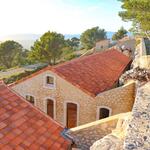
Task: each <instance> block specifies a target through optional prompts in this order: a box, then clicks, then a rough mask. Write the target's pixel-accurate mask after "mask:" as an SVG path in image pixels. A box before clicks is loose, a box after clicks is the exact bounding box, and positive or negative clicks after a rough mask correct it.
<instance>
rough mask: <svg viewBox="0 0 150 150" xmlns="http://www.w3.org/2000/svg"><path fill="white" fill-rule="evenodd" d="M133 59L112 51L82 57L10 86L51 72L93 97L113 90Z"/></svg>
mask: <svg viewBox="0 0 150 150" xmlns="http://www.w3.org/2000/svg"><path fill="white" fill-rule="evenodd" d="M130 62H131V59H130V58H129V57H127V56H125V55H124V54H123V53H121V52H119V51H118V50H115V49H111V50H108V51H105V52H100V53H95V54H92V55H89V56H84V57H80V58H77V59H74V60H71V61H69V62H66V63H63V64H60V65H56V66H54V67H51V66H48V67H46V68H44V69H42V70H40V71H38V72H36V73H34V74H32V75H30V76H28V77H26V78H23V79H21V80H19V81H17V82H15V83H13V84H11V85H10V86H14V85H16V84H18V83H20V82H23V81H25V80H27V79H29V78H32V77H34V76H36V75H38V74H40V73H42V72H44V71H46V70H51V71H53V72H55V73H56V74H58V75H59V76H61V77H62V78H64V79H65V80H67V81H68V82H70V83H71V84H73V85H75V86H76V87H78V88H79V89H81V90H82V91H84V92H86V93H87V94H89V95H91V96H96V95H97V94H99V93H100V92H103V91H105V90H108V89H111V88H112V87H113V85H114V83H115V82H117V80H118V79H119V77H120V76H121V74H122V73H123V71H124V70H125V68H126V67H127V66H128V64H129V63H130Z"/></svg>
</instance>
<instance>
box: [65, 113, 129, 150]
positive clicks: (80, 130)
mask: <svg viewBox="0 0 150 150" xmlns="http://www.w3.org/2000/svg"><path fill="white" fill-rule="evenodd" d="M129 114H130V113H123V114H119V115H115V116H111V117H109V118H105V119H102V120H98V121H95V122H92V123H89V124H85V125H82V126H79V127H76V128H72V129H70V130H69V131H68V133H67V134H68V135H69V136H71V137H72V139H73V141H74V142H75V144H76V145H77V147H78V148H81V149H82V150H88V149H89V148H90V146H92V145H93V143H95V142H96V141H98V140H99V139H102V138H103V137H104V136H106V135H108V134H110V133H112V131H113V134H114V135H116V134H118V132H119V133H120V132H122V126H123V125H122V122H121V123H120V125H118V122H119V121H120V120H122V119H125V118H126V117H128V116H129ZM118 136H120V135H118ZM97 150H98V149H97Z"/></svg>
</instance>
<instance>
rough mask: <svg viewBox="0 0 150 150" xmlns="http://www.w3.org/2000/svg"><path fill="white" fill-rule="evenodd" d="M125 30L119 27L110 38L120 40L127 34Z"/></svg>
mask: <svg viewBox="0 0 150 150" xmlns="http://www.w3.org/2000/svg"><path fill="white" fill-rule="evenodd" d="M127 33H128V32H127V30H125V29H124V28H123V27H121V28H120V29H119V30H118V31H117V32H116V33H115V34H114V35H113V36H112V40H114V41H115V40H120V39H122V38H123V37H125V36H126V35H127Z"/></svg>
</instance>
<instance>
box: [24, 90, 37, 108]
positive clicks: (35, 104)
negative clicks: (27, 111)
mask: <svg viewBox="0 0 150 150" xmlns="http://www.w3.org/2000/svg"><path fill="white" fill-rule="evenodd" d="M26 96H32V97H33V98H34V104H32V103H30V101H28V100H27V99H26ZM24 98H25V100H26V101H27V102H29V103H30V104H32V105H33V106H37V101H36V98H35V96H34V95H32V94H28V93H27V94H25V96H24Z"/></svg>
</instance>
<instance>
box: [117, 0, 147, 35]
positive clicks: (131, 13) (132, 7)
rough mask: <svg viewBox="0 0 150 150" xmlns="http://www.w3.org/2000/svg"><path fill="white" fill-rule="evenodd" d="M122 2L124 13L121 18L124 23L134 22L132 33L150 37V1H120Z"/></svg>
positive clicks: (122, 12) (120, 13)
mask: <svg viewBox="0 0 150 150" xmlns="http://www.w3.org/2000/svg"><path fill="white" fill-rule="evenodd" d="M119 1H121V2H122V8H123V11H121V12H119V16H121V17H122V19H123V20H124V21H132V22H133V25H134V26H133V28H134V29H133V28H132V31H134V32H137V33H143V32H144V33H145V34H146V35H148V36H150V1H149V0H119Z"/></svg>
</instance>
